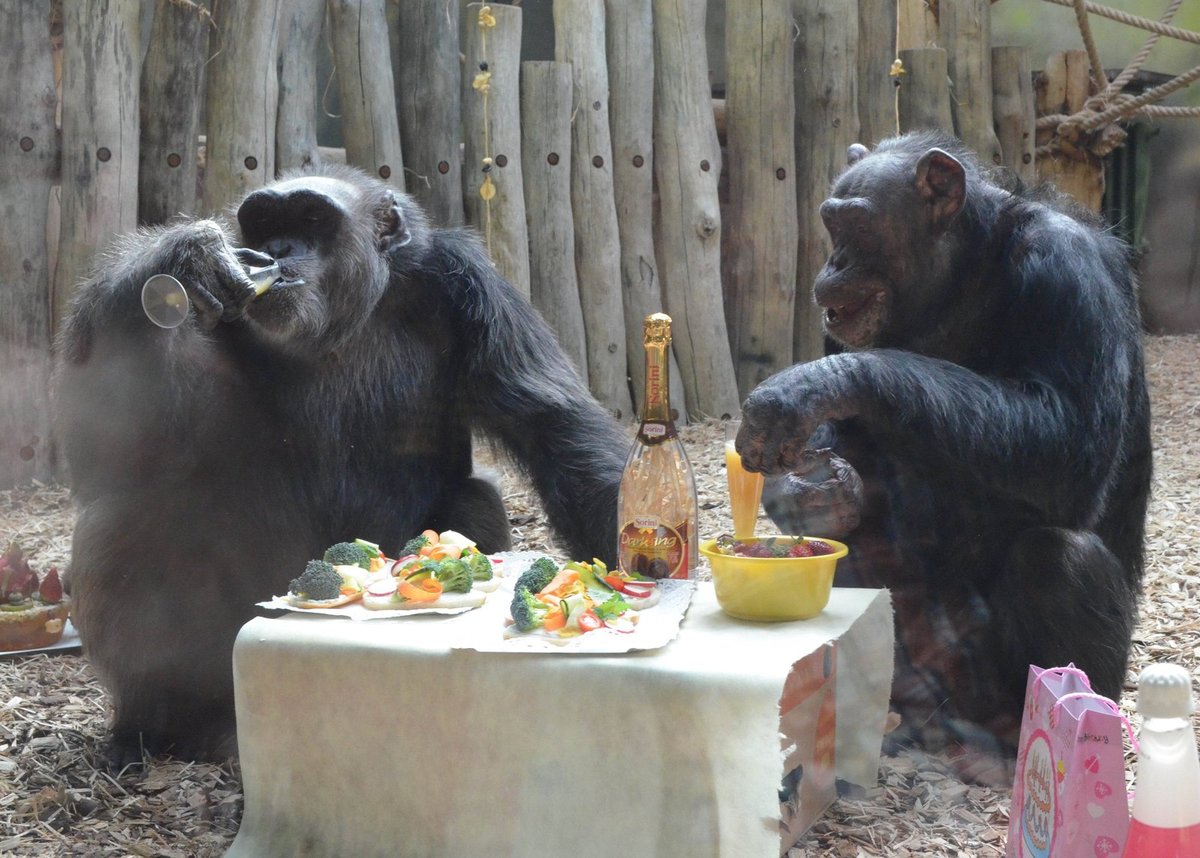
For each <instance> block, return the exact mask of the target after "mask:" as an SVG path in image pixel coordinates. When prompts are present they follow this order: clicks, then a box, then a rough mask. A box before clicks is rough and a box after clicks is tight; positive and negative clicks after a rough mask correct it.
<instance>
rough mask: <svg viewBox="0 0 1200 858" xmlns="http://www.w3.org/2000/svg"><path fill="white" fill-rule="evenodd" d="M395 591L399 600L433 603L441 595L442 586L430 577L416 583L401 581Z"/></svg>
mask: <svg viewBox="0 0 1200 858" xmlns="http://www.w3.org/2000/svg"><path fill="white" fill-rule="evenodd" d="M396 591H397V592H398V593H399V594H400V596H401V598H403V599H406V600H408V601H410V602H434V601H437V598H438V597H439V596H441V595H442V585H441V583H440V582H439V581H438V580H437V579H436V578H434V577H432V576H430V577H428V578H421V579H420V580H417V581H412V580H404V581H401V582H400V586H399V587H397V588H396Z"/></svg>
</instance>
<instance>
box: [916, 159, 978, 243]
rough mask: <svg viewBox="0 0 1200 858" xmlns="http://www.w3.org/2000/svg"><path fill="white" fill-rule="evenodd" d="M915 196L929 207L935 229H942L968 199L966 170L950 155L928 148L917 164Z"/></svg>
mask: <svg viewBox="0 0 1200 858" xmlns="http://www.w3.org/2000/svg"><path fill="white" fill-rule="evenodd" d="M917 193H918V194H919V195H920V196H921V199H923V200H924V201H925V202H926V203H928V204H929V206H930V208H931V211H932V215H933V223H934V226H937V227H939V228H941V227H945V226H946V224H948V223H950V221H951V220H952V219H953V218H954V216H955V215H956V214H958V213H959V211H960V210H961V209H962V207H963V201H964V200H965V199H966V197H967V173H966V170H965V169H963V165H962V164H961V163H959V160H958V159H957V158H955V157H954V156H953V155H951V154H950V153H949V152H946V151H944V150H942V149H930V150H929V151H928V152H926V153H925V154H924V155H922V156H921V160H919V161H917Z"/></svg>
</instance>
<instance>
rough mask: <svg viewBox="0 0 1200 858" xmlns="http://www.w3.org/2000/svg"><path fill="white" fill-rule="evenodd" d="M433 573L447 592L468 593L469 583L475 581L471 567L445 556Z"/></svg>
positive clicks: (469, 589)
mask: <svg viewBox="0 0 1200 858" xmlns="http://www.w3.org/2000/svg"><path fill="white" fill-rule="evenodd" d="M434 575H435V577H436V578H437V579H438V581H439V582H441V585H442V589H443V590H445V591H446V592H447V593H469V592H470V591H471V585H472V584H474V583H475V577H474V576H473V575H472V574H471V567H470V566H468V565H467V564H466V563H464V562H463V561H461V560H455V559H453V558H447V559H446V560H443V561H442V562H441V563H440V564H438V568H437V571H436V572H435V573H434Z"/></svg>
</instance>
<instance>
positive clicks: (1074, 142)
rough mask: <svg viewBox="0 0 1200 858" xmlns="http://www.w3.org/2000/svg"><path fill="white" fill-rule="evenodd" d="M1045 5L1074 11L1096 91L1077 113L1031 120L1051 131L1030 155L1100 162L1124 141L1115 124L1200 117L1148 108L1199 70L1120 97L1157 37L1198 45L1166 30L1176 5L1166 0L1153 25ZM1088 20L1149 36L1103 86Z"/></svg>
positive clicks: (1087, 7)
mask: <svg viewBox="0 0 1200 858" xmlns="http://www.w3.org/2000/svg"><path fill="white" fill-rule="evenodd" d="M1047 2H1049V3H1056V4H1058V5H1059V6H1070V7H1071V8H1072V9H1073V10H1074V12H1075V21H1076V23H1077V24H1078V26H1079V34H1080V36H1081V37H1082V39H1083V44H1084V47H1085V48H1086V49H1087V56H1088V62H1089V64H1090V66H1091V74H1092V77H1093V78H1094V79H1095V81H1096V85H1097V88H1098V89H1099V90H1100V91H1099V92H1098V93H1097V94H1096V95H1093V96H1092V97H1090V98H1088V99H1087V101H1085V102H1084V106H1083V109H1082V110H1080V111H1079V112H1077V113H1075V114H1073V115H1066V114H1061V113H1057V114H1053V115H1048V116H1042V117H1039V118H1038V119H1037V121H1036V123H1035V125H1036V128H1037V129H1038V130H1045V129H1048V128H1053V129H1054V136H1053V138H1052V139H1051V140H1050V141H1048V142H1047V143H1044V144H1043V145H1041V146H1038V147H1037V149H1036V150H1035V153H1036V154H1037V155H1039V156H1046V155H1052V154H1055V153H1056V152H1059V151H1062V150H1067V151H1068V153H1069V152H1071V151H1078V150H1080V149H1085V150H1088V151H1090V152H1091V153H1092V154H1093V155H1096V156H1098V157H1103V156H1104V155H1107V154H1108V153H1109V152H1111V151H1112V150H1113V149H1115V148H1117V147H1118V146H1120V145H1121V144H1122V143H1123V142H1124V140H1125V131H1124V130H1123V129H1122V128H1120V126H1119V125H1117V124H1116V123H1117V122H1118V121H1120V120H1128V119H1130V118H1131V117H1134V116H1143V117H1173V118H1182V117H1200V107H1174V106H1162V105H1155V104H1153V103H1152V102H1155V101H1159V100H1161V99H1162V98H1164V97H1166V96H1167V95H1170V94H1171V93H1172V92H1175V91H1176V90H1179V89H1183V88H1184V87H1185V86H1188V85H1189V84H1192V83H1194V82H1195V81H1197V80H1200V66H1197V67H1196V68H1193V69H1191V70H1190V71H1186V72H1184V73H1183V74H1181V75H1177V76H1175V77H1173V78H1171V79H1170V80H1168V81H1167V82H1166V83H1164V84H1161V85H1159V86H1156V87H1152V88H1151V89H1148V90H1146V91H1145V92H1143V93H1142V94H1141V95H1138V96H1132V95H1129V94H1127V93H1125V92H1123V90H1124V88H1125V87H1126V86H1127V85H1128V83H1129V82H1130V81H1131V80H1132V79H1133V77H1134V75H1136V74H1137V72H1138V71H1139V70H1140V69H1141V67H1142V65H1143V64H1144V63H1145V62H1146V58H1147V57H1148V56H1149V55H1150V52H1151V51H1152V50H1153V49H1154V46H1155V45H1156V44H1157V43H1158V40H1159V38H1161V37H1162V36H1168V37H1170V38H1174V39H1179V40H1180V41H1184V42H1191V43H1194V44H1200V34H1198V33H1192V32H1190V31H1188V30H1182V29H1180V28H1178V27H1172V26H1171V25H1170V23H1169V22H1170V21H1171V20H1172V19H1173V18H1174V17H1175V13H1176V12H1177V11H1178V10H1179V7H1180V5H1181V4H1182V0H1171V2H1170V4H1169V5H1168V7H1167V9H1166V11H1165V12H1163V14H1162V16H1161V17H1160V19H1159V20H1158V21H1152V20H1150V19H1149V18H1142V17H1140V16H1137V15H1129V14H1127V13H1125V12H1122V11H1120V10H1116V9H1109V8H1107V7H1105V6H1099V5H1097V4H1096V3H1093V2H1090V0H1047ZM1089 14H1095V15H1100V16H1101V17H1105V18H1110V19H1112V20H1114V21H1118V22H1120V23H1123V24H1128V25H1130V26H1132V27H1138V28H1140V29H1143V30H1148V31H1149V32H1150V33H1151V35H1150V36H1149V37H1148V38H1147V39H1146V42H1145V44H1143V45H1142V48H1141V50H1139V51H1138V52H1137V54H1136V55H1135V56H1134V57H1133V59H1132V60H1130V61H1129V64H1128V65H1126V66H1125V68H1124V69H1122V70H1121V72H1120V74H1118V75H1117V76H1116V78H1115V79H1113V80H1112V81H1109V80H1108V76H1107V74H1106V72H1105V71H1104V66H1103V64H1102V63H1101V62H1100V51H1099V50H1098V49H1097V47H1096V42H1095V40H1094V39H1093V38H1092V29H1091V24H1090V22H1089V20H1088V15H1089ZM1076 157H1078V156H1076Z"/></svg>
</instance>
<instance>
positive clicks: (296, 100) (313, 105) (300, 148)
mask: <svg viewBox="0 0 1200 858" xmlns="http://www.w3.org/2000/svg"><path fill="white" fill-rule="evenodd" d="M284 14H285V15H291V16H292V20H291V26H289V27H288V28H287V38H286V39H284V40H283V49H282V50H281V51H280V52H279V116H278V118H277V119H276V121H275V166H276V169H278V170H279V172H281V173H282V172H283V171H284V170H295V169H300V168H303V167H310V166H312V165H313V164H319V163H321V154H320V149H319V148H318V146H317V104H318V100H319V98H320V96H319V95H318V94H317V45H318V44H320V39H321V31H322V29H324V26H325V2H324V0H291V2H290V3H289V4H288V5H287V6H286V7H284Z"/></svg>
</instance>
